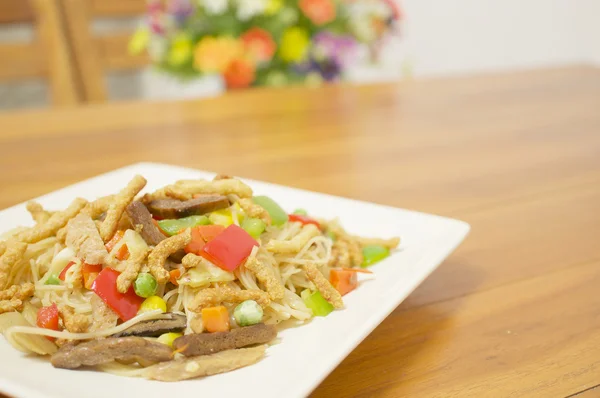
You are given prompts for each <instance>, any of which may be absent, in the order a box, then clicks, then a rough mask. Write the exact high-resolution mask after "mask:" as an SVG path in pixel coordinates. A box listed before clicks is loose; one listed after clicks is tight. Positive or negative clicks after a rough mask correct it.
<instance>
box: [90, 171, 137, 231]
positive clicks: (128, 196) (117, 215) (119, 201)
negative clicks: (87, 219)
mask: <svg viewBox="0 0 600 398" xmlns="http://www.w3.org/2000/svg"><path fill="white" fill-rule="evenodd" d="M145 186H146V179H145V178H144V177H142V176H141V175H136V176H135V177H133V179H132V180H131V181H129V184H127V186H126V187H125V188H123V189H122V190H121V192H119V193H118V194H117V195H116V196H115V198H114V200H113V201H112V202H111V204H110V207H109V208H108V210H107V212H106V218H105V219H104V221H103V222H102V227H101V228H100V236H102V240H103V241H104V242H107V241H109V240H110V238H112V236H113V235H114V234H115V232H116V231H117V227H118V225H119V220H120V219H121V216H122V215H123V212H124V211H125V208H126V207H127V206H128V205H129V204H130V203H131V202H132V201H133V199H134V198H135V196H136V195H137V194H138V193H139V192H140V191H141V190H142V189H143V188H144V187H145Z"/></svg>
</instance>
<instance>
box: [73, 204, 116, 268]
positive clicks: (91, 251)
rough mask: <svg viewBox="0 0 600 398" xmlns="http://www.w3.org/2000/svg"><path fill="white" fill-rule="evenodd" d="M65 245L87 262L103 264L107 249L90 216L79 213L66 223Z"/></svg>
mask: <svg viewBox="0 0 600 398" xmlns="http://www.w3.org/2000/svg"><path fill="white" fill-rule="evenodd" d="M65 242H66V245H67V247H69V248H70V249H71V250H73V251H74V252H75V253H77V256H78V257H79V258H81V259H82V260H83V262H85V263H87V264H104V263H105V262H106V257H107V256H108V251H107V250H106V247H105V246H104V242H103V241H102V238H101V237H100V234H99V233H98V229H97V228H96V224H94V221H93V220H92V219H91V217H90V216H88V215H86V214H79V215H78V216H77V217H75V218H73V219H72V220H71V221H69V223H68V224H67V237H66V241H65Z"/></svg>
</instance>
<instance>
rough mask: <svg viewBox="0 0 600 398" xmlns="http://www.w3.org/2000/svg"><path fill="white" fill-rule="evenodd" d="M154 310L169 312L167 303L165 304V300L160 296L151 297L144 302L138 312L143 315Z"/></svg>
mask: <svg viewBox="0 0 600 398" xmlns="http://www.w3.org/2000/svg"><path fill="white" fill-rule="evenodd" d="M154 310H161V311H162V312H167V303H165V300H163V299H162V298H160V297H158V296H150V297H148V298H147V299H146V300H144V302H143V303H142V305H141V306H140V310H139V311H138V312H139V313H142V312H148V311H154Z"/></svg>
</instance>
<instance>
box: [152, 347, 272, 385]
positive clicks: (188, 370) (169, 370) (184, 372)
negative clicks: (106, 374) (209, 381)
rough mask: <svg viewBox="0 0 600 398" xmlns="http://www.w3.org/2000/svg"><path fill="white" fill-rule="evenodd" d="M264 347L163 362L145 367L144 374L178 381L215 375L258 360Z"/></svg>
mask: <svg viewBox="0 0 600 398" xmlns="http://www.w3.org/2000/svg"><path fill="white" fill-rule="evenodd" d="M266 349H267V347H266V346H264V345H261V346H258V347H252V348H240V349H239V350H229V351H224V352H219V353H217V354H213V355H204V356H201V357H195V358H182V359H177V360H174V361H169V362H163V363H159V364H156V365H153V366H150V367H148V368H146V369H145V370H144V376H145V377H146V378H148V379H152V380H160V381H179V380H187V379H193V378H196V377H203V376H211V375H216V374H219V373H225V372H229V371H232V370H235V369H239V368H243V367H244V366H249V365H252V364H254V363H256V362H258V361H259V360H260V359H261V358H262V357H263V356H264V355H265V351H266Z"/></svg>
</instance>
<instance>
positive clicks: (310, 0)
mask: <svg viewBox="0 0 600 398" xmlns="http://www.w3.org/2000/svg"><path fill="white" fill-rule="evenodd" d="M298 6H299V7H300V9H301V10H302V12H303V13H304V15H306V17H307V18H308V19H310V20H311V21H312V22H313V23H314V24H315V25H324V24H326V23H329V22H331V21H333V20H334V19H335V16H336V11H335V3H334V2H333V1H332V0H300V2H299V3H298Z"/></svg>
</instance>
